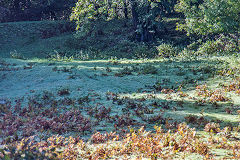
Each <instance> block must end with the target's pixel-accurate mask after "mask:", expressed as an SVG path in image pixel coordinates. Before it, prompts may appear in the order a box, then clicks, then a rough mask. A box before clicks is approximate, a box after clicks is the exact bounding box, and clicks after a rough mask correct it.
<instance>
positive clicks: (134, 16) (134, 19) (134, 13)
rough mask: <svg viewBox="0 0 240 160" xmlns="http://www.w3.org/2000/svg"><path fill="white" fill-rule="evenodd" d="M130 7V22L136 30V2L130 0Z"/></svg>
mask: <svg viewBox="0 0 240 160" xmlns="http://www.w3.org/2000/svg"><path fill="white" fill-rule="evenodd" d="M130 2H131V5H132V10H131V11H132V21H133V27H134V29H137V26H138V13H137V11H136V9H137V2H136V0H130Z"/></svg>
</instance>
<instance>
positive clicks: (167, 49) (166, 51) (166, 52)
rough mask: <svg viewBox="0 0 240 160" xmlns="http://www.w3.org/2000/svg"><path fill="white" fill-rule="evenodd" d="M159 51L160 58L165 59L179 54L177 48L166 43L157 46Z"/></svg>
mask: <svg viewBox="0 0 240 160" xmlns="http://www.w3.org/2000/svg"><path fill="white" fill-rule="evenodd" d="M157 50H158V56H160V57H165V58H169V57H173V56H176V55H177V54H178V50H177V48H176V47H174V46H173V45H171V44H166V43H163V44H161V45H159V46H157Z"/></svg>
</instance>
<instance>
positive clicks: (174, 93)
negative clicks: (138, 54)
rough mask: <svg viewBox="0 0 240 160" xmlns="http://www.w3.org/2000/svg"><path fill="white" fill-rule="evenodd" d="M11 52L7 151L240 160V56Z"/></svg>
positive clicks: (2, 101) (1, 67) (4, 83)
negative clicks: (89, 56)
mask: <svg viewBox="0 0 240 160" xmlns="http://www.w3.org/2000/svg"><path fill="white" fill-rule="evenodd" d="M8 40H9V38H8ZM59 40H60V38H59ZM18 42H19V43H20V41H18ZM18 42H16V43H18ZM35 42H37V40H36V41H35ZM35 42H34V43H35ZM59 42H60V41H59ZM4 43H5V45H6V44H7V42H4ZM11 45H12V44H11ZM31 45H32V42H31ZM35 45H36V44H35ZM36 46H37V45H36ZM32 47H33V46H32ZM2 48H4V47H2ZM5 49H6V47H5ZM43 49H44V47H43ZM6 50H7V49H6ZM6 50H4V49H3V50H2V52H1V53H5V54H3V55H2V57H3V58H1V59H0V79H1V81H0V111H1V112H0V122H1V125H0V143H1V144H2V145H1V146H0V157H1V156H2V157H4V158H6V159H7V158H13V157H15V158H16V157H17V158H19V159H21V158H22V159H23V158H24V156H25V157H26V156H29V157H34V156H35V157H41V156H42V157H48V158H53V159H54V157H55V158H56V159H59V158H63V157H65V158H66V157H68V158H69V159H71V158H73V159H76V158H79V159H91V158H92V159H98V158H102V159H110V158H112V159H115V158H120V159H121V158H126V159H127V158H129V159H141V158H151V159H154V158H157V157H158V158H161V159H204V158H206V159H211V158H212V159H223V158H225V159H233V158H236V159H237V158H240V152H239V150H240V128H239V121H240V117H239V116H240V115H239V114H240V98H239V97H240V95H239V94H240V87H239V86H240V79H239V75H240V67H239V66H240V58H239V57H236V56H219V57H217V56H215V57H214V56H211V57H194V58H193V57H192V58H191V57H187V58H184V57H176V58H152V59H147V58H142V59H138V60H136V59H118V58H109V59H106V60H86V61H83V60H74V59H70V58H67V57H64V56H63V57H61V55H56V56H50V57H49V58H28V59H27V58H24V57H26V56H28V55H29V54H28V53H26V54H24V51H23V50H22V51H23V52H21V55H19V54H18V51H16V52H15V51H12V52H11V55H12V58H9V57H8V56H7V54H6V52H5V51H6ZM33 50H34V48H33ZM8 53H9V52H8ZM29 53H30V52H29ZM58 56H60V57H58ZM33 57H34V56H33ZM43 57H44V56H43ZM183 123H186V124H187V125H188V126H189V127H188V126H185V124H183ZM142 126H144V129H143V128H142V129H141V127H142ZM160 126H161V127H160ZM193 128H195V129H193ZM195 130H196V132H195ZM113 132H115V133H113ZM69 136H72V137H73V138H72V139H71V138H67V137H69ZM81 140H83V141H81ZM11 147H16V149H17V151H16V150H14V149H12V148H11ZM36 148H38V149H37V150H36ZM2 157H1V158H2ZM40 159H41V158H40Z"/></svg>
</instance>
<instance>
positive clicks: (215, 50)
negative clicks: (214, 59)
mask: <svg viewBox="0 0 240 160" xmlns="http://www.w3.org/2000/svg"><path fill="white" fill-rule="evenodd" d="M239 45H240V44H239V42H238V41H237V40H236V39H234V38H232V37H230V36H224V35H221V36H219V37H218V38H217V39H216V40H208V41H206V42H205V43H202V44H201V45H200V46H199V48H198V49H197V52H196V53H197V54H200V55H202V54H207V55H224V54H225V55H229V54H236V53H238V52H239V51H240V47H239Z"/></svg>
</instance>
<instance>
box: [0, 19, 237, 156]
mask: <svg viewBox="0 0 240 160" xmlns="http://www.w3.org/2000/svg"><path fill="white" fill-rule="evenodd" d="M57 23H58V22H57ZM59 23H61V22H59ZM99 25H100V26H104V25H105V23H103V24H99ZM114 25H116V27H113V26H114ZM119 25H122V23H120V24H117V23H116V22H114V23H112V24H111V25H109V26H107V27H105V30H103V34H102V33H101V34H100V35H99V33H98V32H95V33H93V34H92V36H91V37H85V38H84V39H82V38H80V39H79V38H75V37H74V35H73V33H72V32H65V31H60V28H59V24H57V25H56V22H19V23H3V24H0V30H1V32H0V34H1V36H0V37H1V41H0V42H1V46H0V47H1V53H0V54H1V56H2V57H9V53H10V52H11V51H14V50H16V52H17V53H20V54H21V55H22V56H24V57H27V58H31V59H29V60H16V59H4V61H5V62H4V61H1V63H0V69H1V72H0V76H1V79H2V81H1V82H0V85H1V86H0V87H1V88H3V89H1V91H0V98H1V99H0V100H3V99H4V100H5V99H8V100H10V101H14V100H15V99H19V97H22V96H25V100H24V102H23V103H22V106H21V107H23V108H24V107H26V106H27V105H26V103H27V102H28V99H27V97H29V96H33V95H36V97H41V96H43V95H44V94H45V93H44V91H48V92H50V93H52V94H53V97H52V98H53V99H54V100H56V101H57V103H59V106H61V108H60V109H61V111H60V112H67V111H69V110H71V107H72V104H71V105H66V104H62V103H63V102H62V100H63V99H64V98H70V99H78V98H83V97H84V96H86V95H88V94H89V95H90V96H91V99H92V100H93V101H91V102H87V103H85V102H84V103H83V104H78V103H77V102H74V103H76V104H74V105H73V106H75V107H77V108H79V109H80V111H81V112H82V114H83V115H84V116H86V117H88V118H91V120H92V121H93V123H96V122H97V121H99V122H98V123H99V124H98V125H93V126H92V130H91V131H90V132H87V133H85V134H87V136H86V135H84V134H81V135H80V137H81V138H83V137H85V136H86V138H89V136H90V135H91V134H92V133H93V132H94V130H96V131H101V132H105V131H108V132H110V131H112V130H115V127H114V124H117V123H118V121H117V119H114V118H113V119H112V121H109V120H108V119H105V118H103V119H102V120H98V119H97V118H96V117H94V116H93V115H90V114H89V109H90V108H94V107H96V106H99V105H103V106H105V107H107V108H108V107H111V108H112V111H111V112H110V116H115V115H119V116H122V115H127V113H128V112H129V113H130V119H133V120H136V121H137V122H139V123H140V124H135V125H133V126H134V127H136V128H139V127H140V126H141V125H145V126H146V129H147V130H152V129H153V126H154V125H155V124H157V125H163V127H164V128H165V125H166V124H165V122H161V121H157V120H156V121H153V122H152V120H151V117H154V116H157V115H158V114H159V113H161V114H162V112H163V114H162V118H163V120H166V119H169V123H174V122H175V121H177V122H183V121H187V122H188V124H189V125H190V126H191V127H197V131H198V132H197V133H198V134H199V135H203V136H205V138H206V137H208V136H209V134H208V133H206V132H202V130H203V127H204V125H203V124H204V123H203V124H201V125H199V123H198V121H197V120H196V118H197V119H198V118H200V117H201V116H204V119H206V120H208V121H212V122H218V123H220V125H221V128H223V127H225V126H227V125H228V126H229V125H230V126H237V125H238V124H239V116H238V115H237V113H236V111H237V110H239V107H238V106H239V105H240V101H239V94H237V93H236V92H235V91H230V92H224V93H223V95H224V96H227V97H228V98H230V100H228V101H227V102H217V107H216V106H215V104H214V103H209V102H208V101H209V97H207V96H206V97H205V98H204V97H203V96H198V95H197V93H198V91H197V90H196V86H197V85H201V84H207V86H208V89H209V90H213V91H215V90H216V89H221V85H219V84H226V85H227V84H230V83H232V82H234V80H237V79H236V77H237V76H238V75H239V73H240V72H239V70H238V69H237V70H236V71H234V73H233V74H234V76H232V75H229V76H228V75H227V74H226V75H224V76H221V75H219V72H223V71H224V69H225V70H226V69H227V70H228V69H230V68H234V67H237V68H238V66H239V64H240V59H239V57H237V58H236V57H231V56H228V57H207V58H204V57H202V58H197V59H181V58H179V59H178V58H176V59H152V60H146V59H142V60H113V59H112V60H101V61H72V62H62V61H60V62H57V61H49V60H47V59H32V57H46V56H48V55H49V54H54V53H55V51H54V50H56V51H58V52H59V53H66V54H74V53H79V52H80V51H81V50H84V49H86V47H88V46H92V48H91V49H90V50H89V49H88V50H87V51H86V52H84V54H89V55H90V56H97V57H98V58H99V57H110V56H113V55H114V54H116V56H118V57H123V56H124V55H126V54H128V53H129V54H132V53H133V52H135V50H136V49H139V48H138V47H136V43H134V42H129V41H128V40H127V37H126V36H125V35H124V33H127V32H130V30H128V29H127V28H125V29H124V31H123V32H122V33H119V28H117V26H119ZM49 30H50V32H47V33H45V32H44V31H49ZM110 30H112V31H111V32H110ZM43 37H44V38H43ZM118 41H119V42H121V43H117V42H118ZM124 42H126V43H124ZM103 48H104V51H103V52H99V50H103ZM146 50H147V49H146V48H145V49H139V50H138V51H137V52H136V53H134V54H135V56H137V55H138V56H140V55H141V54H142V52H145V51H146ZM99 54H100V55H99ZM114 56H115V55H114ZM129 57H131V56H129ZM30 65H32V68H27V67H29V66H30ZM149 65H151V66H154V68H156V69H157V72H156V73H155V72H154V74H151V73H152V72H151V70H150V71H149V70H148V69H146V68H145V67H146V66H149ZM126 67H127V68H128V71H127V72H126V70H124V68H126ZM14 68H18V70H14ZM24 68H25V69H24ZM144 68H145V69H144ZM150 68H151V67H150ZM9 70H10V71H9ZM129 73H131V74H130V75H129ZM144 73H150V74H144ZM53 82H58V83H53ZM180 85H181V86H182V89H181V90H178V89H179V86H180ZM154 86H155V87H156V86H158V87H159V86H161V87H162V89H163V88H166V89H170V88H172V89H174V91H175V92H174V93H167V94H165V93H164V91H162V92H161V90H156V88H154ZM61 88H68V89H69V91H70V95H66V96H60V95H58V91H59V90H60V89H61ZM6 93H8V94H7V95H6ZM108 93H114V94H117V95H118V98H117V100H118V101H123V104H116V102H114V97H111V96H107V94H108ZM183 94H187V96H183ZM109 97H110V100H109ZM153 97H154V98H153ZM112 98H113V99H112ZM202 99H203V100H206V102H203V103H201V102H199V100H202ZM36 100H37V101H38V100H39V98H36ZM65 100H66V99H65ZM142 100H143V101H142ZM39 102H40V103H43V104H44V103H48V102H45V101H44V100H43V99H41V98H40V100H39ZM128 102H133V103H136V104H141V105H142V106H146V107H148V108H149V109H150V110H153V113H144V116H145V118H147V119H148V118H149V119H148V120H143V119H142V118H140V117H139V116H137V115H136V114H135V111H134V110H135V109H136V108H134V107H133V108H131V107H130V108H129V104H128ZM154 102H157V103H158V104H161V103H162V102H163V103H166V104H167V105H169V108H168V107H167V108H164V106H162V105H158V106H154V105H152V104H153V103H154ZM50 103H52V101H50ZM86 106H88V107H89V106H91V107H89V108H87V107H86ZM47 107H49V106H47ZM45 109H46V108H43V110H45ZM226 109H230V110H231V113H229V112H227V111H226ZM1 110H2V111H5V109H4V107H3V109H2V108H1ZM96 112H97V111H96ZM37 113H38V111H37V110H36V115H35V114H33V115H29V117H24V116H23V117H21V116H19V117H20V118H22V119H23V121H26V119H27V118H29V119H34V116H38V115H37ZM16 114H18V113H17V112H16ZM54 114H56V115H57V114H61V113H59V112H54ZM189 115H191V117H193V118H192V119H191V118H190V119H188V118H187V117H188V116H189ZM192 115H195V116H196V117H195V118H194V116H192ZM42 116H43V115H42ZM43 117H44V116H43ZM46 117H47V116H46ZM47 119H48V118H47ZM110 119H111V118H110ZM1 120H2V119H1ZM4 123H5V122H4ZM96 124H97V123H96ZM25 125H26V126H28V125H33V124H32V123H30V124H28V122H24V125H23V126H20V128H19V131H17V132H16V134H18V136H19V137H20V138H22V137H24V136H23V135H22V133H21V130H22V129H23V128H24V127H25ZM66 125H67V124H66ZM127 128H128V124H126V125H123V126H119V128H118V129H119V130H116V131H117V132H118V133H121V129H127ZM7 130H8V129H7ZM7 130H5V129H4V130H2V131H1V132H2V133H4V134H2V135H3V136H1V139H0V140H1V141H5V140H6V139H9V137H10V139H11V138H12V136H11V135H8V133H7V132H6V131H7ZM5 132H6V133H5ZM33 133H34V134H40V135H41V137H42V140H44V139H46V138H47V137H48V136H51V135H52V134H56V133H58V132H56V131H55V130H54V129H53V128H51V127H50V128H49V129H48V130H46V131H43V132H42V131H41V132H40V131H39V130H38V129H33ZM33 133H32V134H33ZM232 133H233V132H232ZM58 134H59V133H58ZM30 135H31V134H30ZM62 135H66V136H68V135H73V136H77V135H79V132H76V131H70V132H66V133H65V134H62ZM236 137H237V138H239V133H236ZM202 139H204V138H202ZM206 141H207V140H206ZM232 142H239V139H238V140H229V143H232ZM213 146H214V145H213ZM89 147H90V148H91V146H89ZM90 150H91V149H90ZM213 152H216V158H220V159H221V158H223V157H227V156H229V155H228V154H230V156H232V151H231V150H229V149H222V150H221V149H216V148H215V147H212V148H211V152H210V153H213ZM181 154H183V152H182V153H180V155H177V156H180V157H181V156H182V155H181ZM183 157H184V156H183ZM187 157H188V159H199V158H200V159H201V158H203V157H202V156H201V155H200V154H196V153H195V154H189V155H188V156H187ZM178 158H179V157H178ZM178 158H176V159H178Z"/></svg>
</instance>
